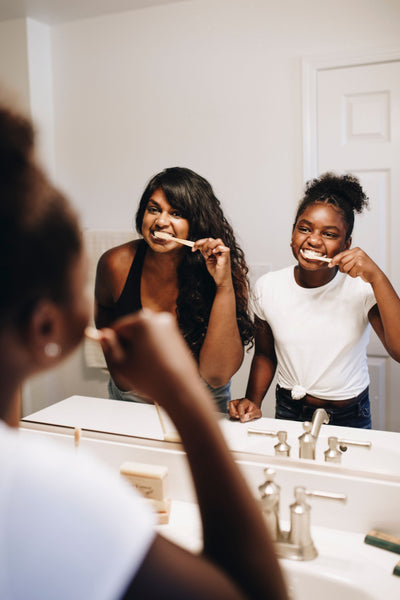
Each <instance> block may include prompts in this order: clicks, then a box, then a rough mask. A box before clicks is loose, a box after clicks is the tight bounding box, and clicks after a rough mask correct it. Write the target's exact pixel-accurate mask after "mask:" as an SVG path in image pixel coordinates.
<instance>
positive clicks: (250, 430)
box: [247, 427, 277, 437]
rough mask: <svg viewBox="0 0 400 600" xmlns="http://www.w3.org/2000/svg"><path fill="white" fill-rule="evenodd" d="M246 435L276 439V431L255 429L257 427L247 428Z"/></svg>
mask: <svg viewBox="0 0 400 600" xmlns="http://www.w3.org/2000/svg"><path fill="white" fill-rule="evenodd" d="M247 433H248V435H267V436H270V437H276V435H277V432H276V431H266V430H265V429H257V427H248V428H247Z"/></svg>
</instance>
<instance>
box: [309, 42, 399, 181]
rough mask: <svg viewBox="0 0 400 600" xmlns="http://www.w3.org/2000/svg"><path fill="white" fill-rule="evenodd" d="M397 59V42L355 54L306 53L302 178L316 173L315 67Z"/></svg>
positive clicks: (314, 175)
mask: <svg viewBox="0 0 400 600" xmlns="http://www.w3.org/2000/svg"><path fill="white" fill-rule="evenodd" d="M398 60H400V46H396V47H393V46H391V47H390V48H380V49H376V50H371V49H368V50H365V51H364V52H363V51H360V52H358V53H355V54H344V55H340V54H329V55H324V56H309V57H307V56H305V57H303V58H302V60H301V70H302V126H303V134H302V138H303V181H304V182H306V181H308V180H309V179H312V178H313V177H316V176H317V175H318V164H317V156H318V150H317V146H318V140H317V75H318V71H323V70H327V69H338V68H340V67H354V66H365V65H372V64H375V63H382V62H394V61H398Z"/></svg>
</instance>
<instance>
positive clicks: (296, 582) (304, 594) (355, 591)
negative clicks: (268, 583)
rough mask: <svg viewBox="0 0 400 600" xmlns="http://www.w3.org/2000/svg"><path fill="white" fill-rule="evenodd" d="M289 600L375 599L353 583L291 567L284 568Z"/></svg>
mask: <svg viewBox="0 0 400 600" xmlns="http://www.w3.org/2000/svg"><path fill="white" fill-rule="evenodd" d="M284 572H285V573H286V583H287V587H288V593H289V594H288V595H289V599H290V600H310V599H311V598H323V599H324V600H338V599H339V598H340V600H376V596H371V594H370V593H369V592H366V591H365V590H361V589H359V588H357V586H356V585H354V584H353V583H349V582H347V581H341V580H340V579H334V578H332V577H327V576H326V575H324V574H320V573H313V574H310V573H304V572H302V571H301V570H299V571H296V570H295V569H293V568H291V567H290V568H287V569H284Z"/></svg>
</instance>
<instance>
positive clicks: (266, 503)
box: [258, 468, 281, 541]
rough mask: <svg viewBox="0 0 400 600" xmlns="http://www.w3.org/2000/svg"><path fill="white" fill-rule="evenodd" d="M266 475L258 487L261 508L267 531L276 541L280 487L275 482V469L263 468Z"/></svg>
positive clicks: (278, 531) (278, 528)
mask: <svg viewBox="0 0 400 600" xmlns="http://www.w3.org/2000/svg"><path fill="white" fill-rule="evenodd" d="M264 473H265V475H266V477H267V478H266V480H265V482H264V483H263V484H262V485H260V486H259V487H258V491H259V492H260V496H261V510H262V512H263V515H264V519H265V522H266V523H267V526H268V529H269V533H270V535H271V538H272V540H273V541H277V540H278V539H279V536H280V526H279V500H280V493H281V488H280V486H279V485H278V484H276V483H275V481H274V478H275V470H274V469H271V468H267V469H264Z"/></svg>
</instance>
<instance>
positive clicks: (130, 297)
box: [95, 167, 253, 413]
mask: <svg viewBox="0 0 400 600" xmlns="http://www.w3.org/2000/svg"><path fill="white" fill-rule="evenodd" d="M136 229H137V232H138V233H139V235H141V236H142V239H140V240H135V241H131V242H128V243H127V244H123V245H121V246H118V247H116V248H112V249H111V250H109V251H108V252H106V253H105V254H104V255H103V256H102V257H101V258H100V261H99V264H98V268H97V277H96V290H95V297H96V311H95V314H96V318H95V320H96V324H97V326H98V327H105V326H108V325H109V324H110V323H113V322H114V321H115V320H116V319H117V318H119V317H121V316H124V315H126V314H129V313H132V312H134V311H136V310H139V309H141V308H151V309H152V310H154V311H156V312H160V311H167V312H169V313H171V314H172V315H174V317H175V318H176V320H177V322H178V325H179V328H180V330H181V332H182V334H183V336H184V338H185V340H186V342H187V344H188V346H189V348H190V349H191V351H192V353H193V355H194V357H195V358H196V361H197V362H198V366H199V372H200V375H201V377H202V379H203V380H204V381H205V382H206V384H207V386H208V388H209V389H210V391H211V393H212V394H213V396H214V399H215V402H216V405H217V407H218V410H219V411H220V412H223V413H225V412H227V406H228V401H229V400H230V379H231V377H232V375H233V374H234V373H235V372H236V371H237V370H238V368H239V367H240V365H241V363H242V360H243V347H244V346H245V345H246V344H248V343H250V342H251V340H252V336H253V327H252V322H251V319H250V317H249V314H248V294H247V271H248V269H247V265H246V263H245V260H244V255H243V252H242V250H241V249H240V248H239V246H238V245H237V243H236V241H235V236H234V233H233V231H232V228H231V226H230V225H229V224H228V222H227V220H226V219H225V217H224V215H223V212H222V209H221V205H220V203H219V201H218V200H217V198H216V197H215V195H214V192H213V190H212V188H211V186H210V184H209V183H208V181H206V180H205V179H204V178H203V177H200V175H197V174H196V173H194V172H193V171H191V170H189V169H184V168H180V167H174V168H170V169H165V170H164V171H162V172H161V173H159V174H157V175H155V176H154V177H153V178H152V179H151V180H150V182H149V183H148V185H147V187H146V189H145V191H144V193H143V195H142V198H141V200H140V203H139V207H138V210H137V213H136ZM158 232H162V233H165V234H171V235H172V236H174V237H177V238H181V239H189V240H193V241H195V243H194V246H193V248H192V249H191V250H190V249H189V248H188V247H187V246H184V245H181V244H179V243H177V242H175V241H174V240H172V239H171V240H166V239H160V238H158V237H156V236H157V233H158ZM110 373H111V379H110V384H109V394H110V397H111V398H116V399H126V400H136V401H141V399H140V398H139V397H138V395H137V394H135V395H133V394H131V393H129V392H127V388H124V387H123V386H122V385H121V382H120V381H119V380H118V377H117V376H116V374H115V373H113V372H112V371H111V370H110Z"/></svg>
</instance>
